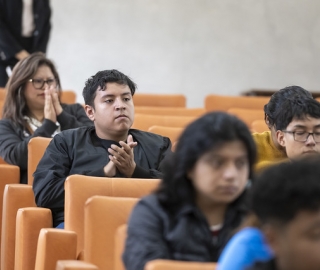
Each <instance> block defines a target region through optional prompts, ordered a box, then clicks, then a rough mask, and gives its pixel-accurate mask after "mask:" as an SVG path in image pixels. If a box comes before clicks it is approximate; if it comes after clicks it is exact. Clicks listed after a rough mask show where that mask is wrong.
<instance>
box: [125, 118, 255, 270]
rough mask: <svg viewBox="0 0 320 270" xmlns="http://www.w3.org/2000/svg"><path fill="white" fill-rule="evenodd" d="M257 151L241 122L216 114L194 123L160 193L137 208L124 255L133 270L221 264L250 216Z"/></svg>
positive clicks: (171, 161) (169, 164)
mask: <svg viewBox="0 0 320 270" xmlns="http://www.w3.org/2000/svg"><path fill="white" fill-rule="evenodd" d="M255 156H256V148H255V144H254V141H253V139H252V136H251V134H250V131H249V130H248V128H247V126H246V125H245V124H244V123H243V122H242V121H241V120H239V119H238V118H236V117H234V116H232V115H229V114H226V113H222V112H213V113H209V114H206V115H205V116H203V117H201V118H199V119H197V120H196V121H194V122H193V123H191V124H190V125H189V126H188V127H187V128H186V129H185V131H184V132H183V133H182V135H181V136H180V138H179V142H178V144H177V147H176V150H175V153H174V154H173V155H172V156H171V157H170V158H169V159H168V160H167V162H166V166H164V178H163V179H162V182H161V184H160V187H159V189H158V190H157V191H156V192H155V193H154V194H152V195H149V196H147V197H145V198H143V199H142V200H141V201H140V202H139V203H138V204H137V205H136V207H135V208H134V210H133V213H132V215H131V218H130V220H129V224H128V237H127V241H126V246H125V252H124V254H123V260H124V264H125V266H126V269H128V270H131V269H132V270H133V269H134V270H140V269H143V268H144V266H145V264H146V263H147V262H148V261H150V260H155V259H169V260H183V261H202V262H216V261H217V260H218V257H219V255H220V252H221V250H222V249H223V247H224V246H225V244H226V242H227V241H228V239H229V237H230V234H231V231H233V230H234V229H235V228H236V227H237V226H239V224H240V222H241V221H242V218H243V217H244V215H245V214H246V212H247V210H246V205H245V202H244V201H245V200H244V199H245V196H246V188H247V187H248V184H249V179H250V178H252V170H253V164H254V162H255Z"/></svg>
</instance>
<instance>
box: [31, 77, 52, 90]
mask: <svg viewBox="0 0 320 270" xmlns="http://www.w3.org/2000/svg"><path fill="white" fill-rule="evenodd" d="M29 82H32V84H33V86H34V88H36V89H42V88H43V86H44V84H45V83H46V84H47V85H48V86H51V85H52V86H53V87H56V86H57V81H56V79H48V80H42V79H30V80H29Z"/></svg>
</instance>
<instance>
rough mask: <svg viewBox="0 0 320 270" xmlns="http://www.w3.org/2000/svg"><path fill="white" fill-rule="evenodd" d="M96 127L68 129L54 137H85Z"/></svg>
mask: <svg viewBox="0 0 320 270" xmlns="http://www.w3.org/2000/svg"><path fill="white" fill-rule="evenodd" d="M93 129H94V126H83V127H77V128H71V129H66V130H63V131H61V132H60V133H58V134H57V135H55V136H54V137H74V136H85V135H86V134H87V133H88V132H91V131H92V130H93Z"/></svg>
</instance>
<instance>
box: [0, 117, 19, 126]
mask: <svg viewBox="0 0 320 270" xmlns="http://www.w3.org/2000/svg"><path fill="white" fill-rule="evenodd" d="M0 126H1V127H2V128H4V127H7V128H16V125H15V124H14V123H13V122H12V121H11V120H10V119H8V118H4V119H1V120H0Z"/></svg>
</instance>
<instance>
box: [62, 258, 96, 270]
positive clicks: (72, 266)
mask: <svg viewBox="0 0 320 270" xmlns="http://www.w3.org/2000/svg"><path fill="white" fill-rule="evenodd" d="M56 270H99V268H98V267H97V266H95V265H94V264H92V263H87V262H82V261H74V260H64V261H58V262H57V267H56Z"/></svg>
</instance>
